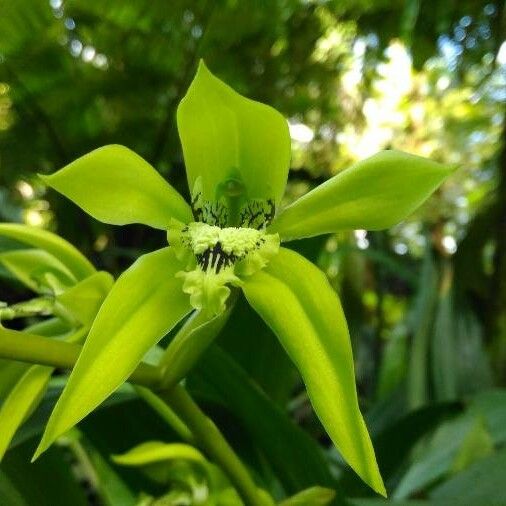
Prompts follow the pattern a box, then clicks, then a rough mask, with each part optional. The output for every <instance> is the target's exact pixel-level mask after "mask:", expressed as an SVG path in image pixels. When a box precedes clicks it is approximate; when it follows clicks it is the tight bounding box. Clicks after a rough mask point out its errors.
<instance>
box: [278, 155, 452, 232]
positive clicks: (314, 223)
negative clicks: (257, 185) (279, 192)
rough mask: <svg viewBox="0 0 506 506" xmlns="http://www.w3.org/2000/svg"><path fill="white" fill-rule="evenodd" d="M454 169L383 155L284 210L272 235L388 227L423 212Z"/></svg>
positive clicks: (406, 156)
mask: <svg viewBox="0 0 506 506" xmlns="http://www.w3.org/2000/svg"><path fill="white" fill-rule="evenodd" d="M453 170H454V167H449V166H447V165H442V164H439V163H436V162H433V161H432V160H428V159H426V158H421V157H419V156H414V155H410V154H407V153H402V152H400V151H383V152H381V153H378V154H376V155H374V156H372V157H370V158H367V159H366V160H363V161H361V162H359V163H357V164H355V165H353V166H352V167H350V168H349V169H347V170H344V171H343V172H341V173H339V174H337V175H336V176H334V177H333V178H331V179H329V180H328V181H326V182H325V183H323V184H321V185H320V186H318V187H317V188H315V189H314V190H312V191H310V192H309V193H307V194H306V195H304V196H303V197H301V198H300V199H298V200H297V201H295V202H294V203H293V204H291V205H290V206H288V207H286V208H285V209H283V211H282V212H281V213H280V214H279V215H278V216H277V217H276V218H275V220H274V222H273V223H272V225H271V226H270V227H269V232H279V235H280V236H281V238H282V240H291V239H299V238H302V237H311V236H315V235H320V234H326V233H331V232H336V231H338V230H343V229H365V230H380V229H383V228H389V227H391V226H393V225H395V224H396V223H398V222H400V221H402V220H403V219H404V218H406V216H408V215H409V214H411V213H412V212H413V211H414V210H415V209H416V208H417V207H419V206H420V205H421V204H422V203H423V202H424V201H425V200H426V199H427V198H428V197H429V196H430V195H431V193H432V192H433V191H434V190H435V189H436V188H437V187H438V186H439V185H440V184H441V183H442V181H443V180H444V179H445V178H446V177H447V176H448V175H449V174H451V173H452V172H453Z"/></svg>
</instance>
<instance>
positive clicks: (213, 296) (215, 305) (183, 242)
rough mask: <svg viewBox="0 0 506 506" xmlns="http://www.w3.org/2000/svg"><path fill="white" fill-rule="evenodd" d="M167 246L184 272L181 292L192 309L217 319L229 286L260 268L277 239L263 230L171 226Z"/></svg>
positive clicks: (273, 251)
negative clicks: (186, 296) (212, 315)
mask: <svg viewBox="0 0 506 506" xmlns="http://www.w3.org/2000/svg"><path fill="white" fill-rule="evenodd" d="M168 235H169V243H170V245H171V246H172V247H173V248H174V251H175V253H176V256H177V257H178V258H179V259H180V260H181V261H182V262H183V263H184V265H185V266H186V267H185V270H184V271H181V272H179V273H178V274H177V276H178V277H181V278H183V279H184V283H183V291H184V292H185V293H187V294H189V295H190V302H191V304H192V306H193V307H194V308H195V309H204V310H206V311H208V312H209V313H211V314H214V315H217V314H220V313H221V312H223V311H224V310H225V303H226V300H227V298H228V296H229V295H230V288H229V285H233V286H240V285H241V283H242V281H241V278H244V277H246V276H251V275H252V274H254V273H255V272H257V271H258V270H260V269H262V268H264V267H265V266H266V265H267V263H268V262H269V260H270V259H271V258H272V257H273V256H274V255H276V254H277V252H278V251H279V236H278V235H277V234H267V233H266V232H265V230H264V229H261V230H257V229H255V228H239V227H225V228H221V227H218V226H216V225H208V224H207V223H202V222H193V223H189V224H188V225H183V224H179V226H178V224H175V226H174V227H173V228H171V229H170V230H169V234H168Z"/></svg>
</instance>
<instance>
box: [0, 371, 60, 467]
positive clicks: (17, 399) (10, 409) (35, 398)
mask: <svg viewBox="0 0 506 506" xmlns="http://www.w3.org/2000/svg"><path fill="white" fill-rule="evenodd" d="M53 370H54V369H53V368H52V367H46V366H42V365H34V366H32V367H30V368H29V369H28V370H27V371H26V372H25V374H24V375H23V376H22V377H21V379H20V380H19V381H18V383H17V384H16V386H15V387H14V388H13V389H12V390H11V392H10V394H9V395H8V396H7V397H6V399H5V401H4V402H3V404H2V407H1V408H0V460H2V459H3V456H4V455H5V452H6V451H7V449H8V448H9V444H10V442H11V440H12V438H13V437H14V434H15V433H16V430H17V429H18V428H19V426H20V425H21V424H22V423H23V422H24V421H25V420H26V419H27V418H28V416H29V415H30V414H31V413H32V411H33V410H34V409H35V408H36V407H37V405H38V403H39V401H40V400H41V399H42V396H43V395H44V392H45V390H46V386H47V384H48V382H49V380H50V378H51V374H52V373H53Z"/></svg>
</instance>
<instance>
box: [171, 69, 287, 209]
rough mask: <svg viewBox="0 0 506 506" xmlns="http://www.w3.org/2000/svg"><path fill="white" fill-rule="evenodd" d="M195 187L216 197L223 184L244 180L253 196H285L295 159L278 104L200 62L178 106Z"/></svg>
mask: <svg viewBox="0 0 506 506" xmlns="http://www.w3.org/2000/svg"><path fill="white" fill-rule="evenodd" d="M177 125H178V130H179V135H180V137H181V143H182V145H183V153H184V159H185V164H186V172H187V176H188V184H189V186H190V190H193V188H194V185H195V182H196V181H197V178H199V177H201V184H202V188H201V191H202V197H203V198H204V199H205V200H208V201H209V200H210V201H214V200H215V199H216V198H217V191H219V187H220V185H221V184H222V183H224V182H225V181H227V180H230V179H234V180H236V179H240V181H241V183H242V184H243V185H244V187H245V192H246V194H247V197H248V198H249V199H273V200H274V201H275V203H278V202H279V200H280V199H281V196H282V195H283V192H284V189H285V185H286V179H287V176H288V168H289V164H290V135H289V132H288V124H287V122H286V120H285V119H284V118H283V116H282V115H281V114H279V113H278V112H277V111H276V110H275V109H273V108H271V107H269V106H267V105H264V104H261V103H259V102H255V101H253V100H249V99H247V98H245V97H243V96H241V95H239V93H237V92H235V91H234V90H233V89H232V88H230V86H228V85H226V84H225V83H224V82H222V81H220V80H219V79H218V78H217V77H215V76H214V75H213V74H212V73H211V72H210V71H209V70H208V69H207V67H206V66H205V64H204V63H203V62H201V63H200V65H199V68H198V71H197V75H196V76H195V78H194V80H193V82H192V84H191V85H190V88H189V89H188V92H187V94H186V95H185V97H184V98H183V100H182V101H181V103H180V104H179V107H178V110H177Z"/></svg>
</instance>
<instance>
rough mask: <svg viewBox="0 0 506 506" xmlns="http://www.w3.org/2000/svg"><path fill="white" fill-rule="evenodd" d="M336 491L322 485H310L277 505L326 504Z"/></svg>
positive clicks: (302, 505)
mask: <svg viewBox="0 0 506 506" xmlns="http://www.w3.org/2000/svg"><path fill="white" fill-rule="evenodd" d="M335 495H336V493H335V492H334V491H333V490H331V489H329V488H323V487H311V488H308V489H307V490H303V491H302V492H299V493H298V494H296V495H294V496H292V497H289V498H288V499H285V500H284V501H281V502H280V503H279V506H326V505H327V504H330V503H331V502H332V500H333V499H334V497H335Z"/></svg>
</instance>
